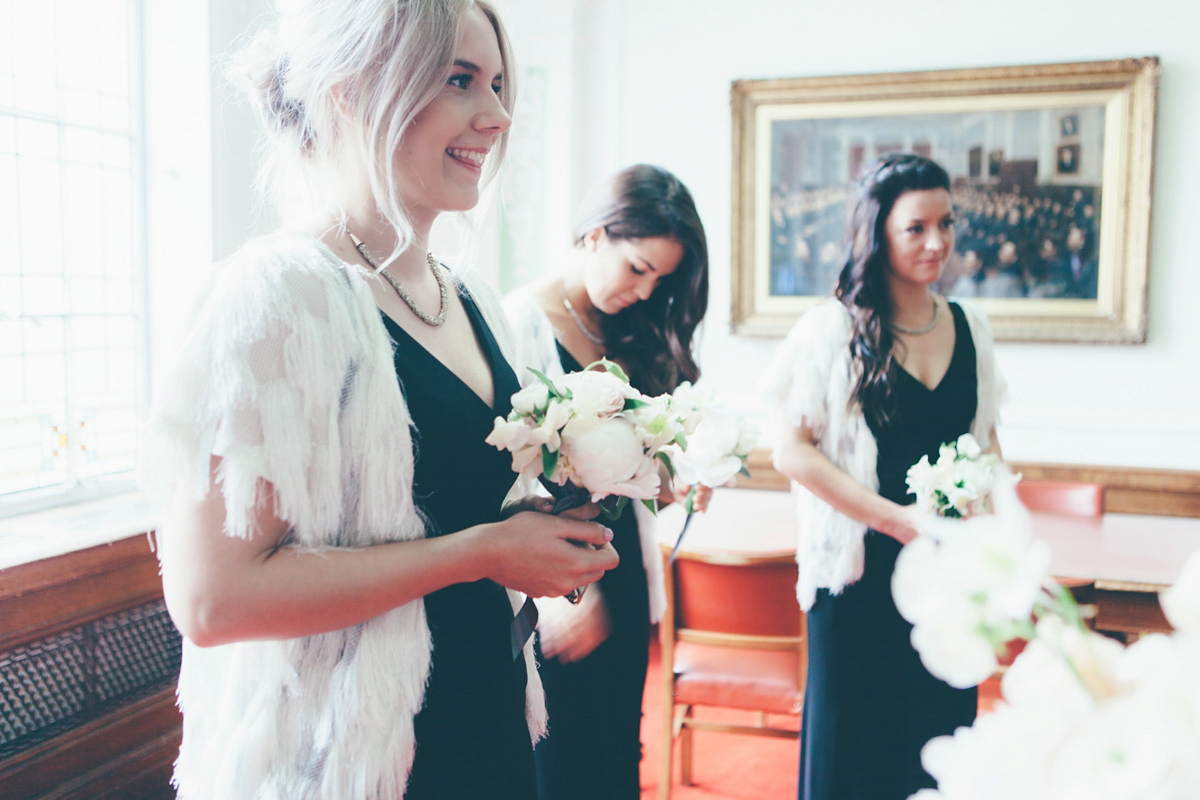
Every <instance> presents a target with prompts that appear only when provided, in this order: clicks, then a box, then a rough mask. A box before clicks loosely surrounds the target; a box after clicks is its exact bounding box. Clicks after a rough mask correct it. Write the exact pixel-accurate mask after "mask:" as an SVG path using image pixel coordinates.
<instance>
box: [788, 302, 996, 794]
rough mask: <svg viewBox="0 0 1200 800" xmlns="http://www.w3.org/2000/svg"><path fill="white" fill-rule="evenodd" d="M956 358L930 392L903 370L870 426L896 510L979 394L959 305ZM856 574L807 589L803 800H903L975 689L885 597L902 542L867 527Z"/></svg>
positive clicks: (963, 720)
mask: <svg viewBox="0 0 1200 800" xmlns="http://www.w3.org/2000/svg"><path fill="white" fill-rule="evenodd" d="M950 310H951V312H952V314H953V316H954V331H955V342H954V353H953V355H952V356H951V361H950V367H949V369H948V370H947V371H946V375H945V376H944V377H943V378H942V381H941V383H939V384H938V385H937V387H936V388H934V389H932V390H931V389H929V388H927V387H926V386H925V385H924V384H922V383H921V382H920V381H918V380H917V379H916V378H914V377H913V376H912V375H910V374H909V373H908V372H906V371H904V370H903V369H901V370H900V372H899V381H898V382H897V384H896V389H895V391H896V414H895V415H894V416H893V419H892V420H891V422H890V424H888V425H886V426H878V425H876V424H875V423H873V422H870V421H869V420H870V418H869V417H868V425H869V427H870V429H871V433H872V434H873V435H874V436H875V441H876V442H877V444H878V446H879V457H878V461H877V462H876V473H877V475H878V477H879V493H880V494H881V495H883V496H884V497H886V498H887V499H889V500H891V501H893V502H895V503H899V504H901V505H909V504H910V503H912V502H913V501H914V500H915V498H914V496H913V495H910V494H908V486H907V484H906V483H905V475H906V473H907V472H908V468H909V467H911V466H912V465H913V464H915V463H917V461H919V460H920V459H921V456H922V455H928V456H929V457H930V459H932V460H936V459H937V455H938V448H939V447H940V446H941V445H942V444H943V443H944V442H952V441H954V440H955V439H957V438H958V437H959V436H961V435H962V434H964V433H968V432H969V431H970V428H971V422H972V421H973V420H974V418H975V409H976V406H977V399H978V387H977V381H976V361H975V344H974V342H973V341H972V339H971V330H970V328H969V327H968V325H967V321H966V317H965V316H964V314H963V311H962V309H961V308H959V307H958V305H956V304H955V303H950ZM864 544H865V549H866V555H865V565H864V568H863V576H862V578H861V579H859V580H858V581H857V582H856V583H853V584H851V585H850V586H847V587H846V588H845V590H844V591H843V592H842V593H841V594H839V595H833V594H830V592H829V591H828V590H825V589H821V590H819V591H818V592H817V599H816V602H815V603H814V605H813V607H812V609H811V610H810V611H809V612H808V618H807V622H808V683H807V686H806V689H805V695H804V712H803V721H802V724H801V729H800V731H801V733H800V791H799V796H800V798H801V800H905V798H907V797H908V796H909V795H911V794H914V793H916V792H917V791H918V790H919V789H921V788H924V787H931V788H932V787H934V786H935V785H936V784H935V781H934V780H933V778H932V777H930V776H929V775H928V774H927V773H926V772H925V771H924V770H923V769H922V767H921V748H922V747H924V745H925V743H926V742H927V741H929V740H930V739H932V738H933V737H935V736H941V735H943V734H950V733H953V732H954V730H955V729H956V728H957V727H959V726H961V725H970V724H971V723H972V722H974V720H975V711H976V705H977V702H978V695H977V690H976V689H974V688H971V689H955V688H953V687H951V686H950V685H948V684H946V683H945V682H943V681H941V680H940V679H938V678H935V677H933V676H932V675H930V674H929V672H928V671H927V670H926V669H925V667H924V666H923V665H922V664H921V660H920V656H918V655H917V652H916V650H914V649H913V646H912V643H911V641H910V639H909V635H910V633H911V632H912V626H911V625H910V624H909V623H908V622H907V621H905V619H904V618H903V617H901V616H900V612H898V611H897V610H896V605H895V602H894V601H893V600H892V587H891V580H892V571H893V568H894V567H895V565H896V557H897V556H898V555H899V554H900V549H901V545H900V543H899V542H898V541H896V540H895V539H893V538H892V537H890V536H886V535H884V534H882V533H878V532H876V531H867V534H866V539H865V542H864Z"/></svg>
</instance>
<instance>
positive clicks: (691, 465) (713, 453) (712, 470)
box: [671, 412, 742, 487]
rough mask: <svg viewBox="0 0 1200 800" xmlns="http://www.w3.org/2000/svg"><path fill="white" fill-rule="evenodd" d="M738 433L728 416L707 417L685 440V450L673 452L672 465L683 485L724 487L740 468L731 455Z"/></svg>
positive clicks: (712, 414) (733, 420)
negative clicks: (686, 446) (686, 445)
mask: <svg viewBox="0 0 1200 800" xmlns="http://www.w3.org/2000/svg"><path fill="white" fill-rule="evenodd" d="M739 436H740V431H739V430H738V421H737V419H736V418H735V417H732V416H730V415H728V414H724V413H720V412H714V413H710V414H709V415H707V416H706V417H705V418H704V419H703V420H702V421H701V422H700V424H699V425H698V426H697V427H696V430H695V432H694V433H693V434H692V435H690V436H689V437H688V440H687V441H688V448H687V450H686V451H680V450H679V449H678V448H673V450H674V455H673V456H672V459H671V461H672V463H673V464H674V465H675V471H676V473H677V474H678V475H679V479H680V480H681V481H683V482H684V483H687V484H691V485H695V484H703V485H705V486H711V487H716V486H724V485H725V484H726V483H728V482H729V481H730V480H731V479H732V478H733V476H734V475H737V474H738V470H740V469H741V468H742V459H741V458H739V457H738V456H737V455H735V453H736V451H737V447H738V440H739Z"/></svg>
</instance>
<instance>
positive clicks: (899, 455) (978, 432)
mask: <svg viewBox="0 0 1200 800" xmlns="http://www.w3.org/2000/svg"><path fill="white" fill-rule="evenodd" d="M953 247H954V210H953V208H952V206H951V203H950V178H949V176H948V175H947V173H946V171H945V170H944V169H942V167H940V166H939V165H938V164H936V163H934V162H933V161H930V160H929V159H927V158H922V157H920V156H915V155H907V154H893V155H889V156H886V157H884V158H881V159H879V160H878V161H876V162H875V163H873V164H871V165H870V166H869V167H868V168H867V170H866V171H865V172H864V174H863V176H862V177H861V178H860V179H859V181H858V184H857V187H856V192H855V196H854V200H853V205H852V208H851V215H850V218H849V222H848V229H847V251H846V252H847V255H846V261H845V265H844V266H843V268H842V271H841V274H840V276H839V278H838V283H837V287H836V289H835V291H834V297H833V298H830V299H829V300H827V301H825V302H823V303H821V304H820V305H818V306H816V307H815V308H813V309H811V310H810V311H808V312H807V313H805V314H804V316H803V317H801V318H800V320H799V321H798V322H797V323H796V325H795V327H794V328H793V329H792V331H791V333H789V334H788V337H787V340H786V342H785V344H784V346H783V347H782V348H781V349H780V351H779V353H778V354H777V357H776V359H775V361H774V364H773V365H772V368H771V371H770V373H769V378H770V381H769V390H770V393H771V394H772V395H773V397H774V399H775V400H776V401H777V402H778V404H779V405H780V410H781V412H782V417H783V428H782V432H781V434H780V438H779V440H778V442H777V443H776V449H775V466H776V468H777V469H778V470H779V471H780V472H782V473H783V474H785V475H787V476H788V477H789V478H791V479H792V481H793V486H794V488H795V489H796V493H797V503H796V508H797V515H798V516H799V518H800V540H799V543H798V548H797V561H798V562H799V564H800V579H799V583H798V585H797V596H798V597H799V600H800V604H801V606H802V607H803V608H804V610H805V611H806V612H807V615H808V617H807V620H808V682H807V686H806V690H805V698H804V718H803V722H802V725H801V734H800V742H801V744H800V793H799V796H800V797H801V798H803V800H834V799H835V798H836V799H837V800H857V799H858V798H861V799H862V800H893V799H894V800H903V798H907V797H908V796H909V795H911V794H913V793H915V792H916V791H918V790H919V789H921V788H922V787H932V786H934V781H933V779H932V778H931V777H930V776H929V775H928V774H926V773H925V772H924V770H922V768H921V759H920V753H921V748H922V746H924V744H925V743H926V742H927V741H929V739H931V738H933V737H934V736H938V735H942V734H949V733H953V731H954V730H955V728H957V727H958V726H960V725H970V724H971V722H972V721H973V720H974V718H975V708H976V702H977V698H976V690H975V689H969V690H959V689H954V688H952V687H950V686H949V685H947V684H946V683H944V682H942V681H941V680H939V679H937V678H935V677H933V676H932V675H930V674H929V672H928V671H927V670H926V669H925V668H924V666H923V665H922V664H921V661H920V658H919V656H918V655H917V653H916V651H915V650H914V649H913V646H912V644H911V642H910V636H909V635H910V632H911V631H912V626H911V625H909V624H908V623H907V622H906V621H905V620H904V619H903V618H902V617H901V616H900V614H899V612H897V610H896V606H895V603H894V602H893V601H892V593H891V577H892V570H893V568H894V566H895V563H896V557H897V556H898V555H899V553H900V549H901V547H903V546H904V544H906V543H907V542H909V541H910V540H911V539H912V538H913V537H914V536H915V535H916V527H915V522H916V519H917V516H916V509H915V508H914V507H912V506H911V505H910V504H911V503H912V501H913V498H912V496H911V495H909V494H908V493H907V487H906V485H905V475H906V473H907V471H908V468H909V467H910V466H911V465H913V464H915V463H916V462H917V461H918V460H920V458H921V456H923V455H929V456H931V457H933V458H936V457H937V453H938V447H939V445H941V444H942V443H943V442H950V441H954V440H955V439H957V438H958V436H959V435H961V434H963V433H968V432H969V433H971V434H973V435H974V436H975V438H976V439H978V440H979V442H980V444H981V445H982V446H983V447H984V448H986V449H989V450H991V451H992V452H998V451H999V445H998V444H997V442H996V439H995V422H996V401H997V397H998V395H999V393H1000V390H1001V381H1000V379H999V377H998V375H997V373H996V369H995V364H994V360H993V354H992V334H991V330H990V328H989V326H988V323H987V319H986V317H985V316H984V315H983V314H981V313H980V312H978V311H976V310H974V309H972V308H971V307H970V306H968V305H966V304H960V303H958V302H953V303H952V302H948V301H947V300H946V299H945V298H944V297H941V296H939V295H937V294H935V293H934V292H933V291H932V288H931V287H932V286H933V284H934V283H936V281H937V280H938V278H939V277H940V276H941V274H942V269H943V267H944V266H945V264H946V259H947V258H948V257H949V255H950V252H951V251H952V250H953Z"/></svg>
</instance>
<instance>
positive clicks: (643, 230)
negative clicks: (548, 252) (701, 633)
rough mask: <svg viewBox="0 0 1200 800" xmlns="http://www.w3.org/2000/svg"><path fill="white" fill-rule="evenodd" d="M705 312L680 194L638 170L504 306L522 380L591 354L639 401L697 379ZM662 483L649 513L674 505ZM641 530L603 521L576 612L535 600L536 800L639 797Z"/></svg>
mask: <svg viewBox="0 0 1200 800" xmlns="http://www.w3.org/2000/svg"><path fill="white" fill-rule="evenodd" d="M707 305H708V248H707V245H706V243H705V236H704V226H703V225H702V224H701V222H700V217H699V215H698V214H697V213H696V206H695V204H694V203H693V202H692V196H691V194H690V193H689V192H688V190H687V187H685V186H684V185H683V183H681V182H680V181H679V179H678V178H676V177H675V176H674V175H672V174H671V173H669V172H667V171H666V170H664V169H662V168H660V167H653V166H647V165H644V164H639V165H636V166H632V167H629V168H627V169H624V170H622V171H620V172H618V173H617V174H616V175H614V176H613V177H612V178H610V179H609V180H607V181H605V182H603V183H601V184H600V185H599V186H597V187H595V188H594V189H593V190H592V191H591V192H590V193H589V194H588V195H587V197H586V198H585V199H584V202H583V206H582V211H581V213H580V215H579V221H578V223H577V225H576V232H575V247H574V248H572V250H571V252H570V255H569V256H568V258H567V259H566V262H565V263H564V265H563V268H562V269H561V271H559V272H557V273H556V274H553V275H550V276H547V277H546V278H544V279H543V280H541V281H539V282H537V283H534V284H532V285H531V286H528V287H526V288H524V289H521V290H519V291H517V292H514V293H513V294H512V295H510V296H509V297H508V298H506V300H505V308H506V310H507V311H508V313H509V318H510V320H511V321H512V323H513V328H514V333H515V334H516V340H517V360H516V363H517V365H518V372H521V373H524V375H523V376H522V380H523V381H526V382H528V381H529V380H534V379H535V378H534V377H533V375H532V373H529V372H528V371H527V370H525V369H524V368H525V367H526V366H532V367H534V368H536V369H538V370H540V371H542V372H543V373H546V374H548V375H552V376H558V375H562V374H564V373H565V372H573V371H577V370H580V369H582V368H583V365H587V364H590V363H592V362H593V361H595V360H596V359H598V358H600V357H602V356H604V357H607V358H609V359H611V360H613V361H615V362H617V363H618V364H620V365H621V366H622V367H623V368H624V369H625V371H626V372H627V373H628V374H629V378H630V382H631V383H632V384H633V385H634V386H636V387H637V388H638V389H640V390H642V391H643V392H646V393H648V394H651V395H655V394H661V393H663V392H669V391H671V390H673V389H674V388H675V387H676V386H678V385H679V384H680V383H681V382H683V381H695V380H696V379H697V378H698V377H699V375H700V369H699V368H698V367H697V366H696V362H695V359H694V358H693V356H692V341H693V336H694V334H695V331H696V326H697V325H698V324H699V323H700V320H701V319H703V318H704V312H705V309H706V307H707ZM663 477H664V481H663V487H664V489H663V492H662V494H661V496H660V503H662V502H670V501H672V500H674V499H675V497H676V496H677V495H676V492H675V491H674V488H673V487H672V486H671V482H670V480H669V479H668V478H666V476H663ZM684 488H685V487H680V489H681V490H683V489H684ZM698 488H699V487H698ZM708 494H709V490H704V493H703V494H701V495H700V496H699V503H698V506H699V507H703V506H704V505H705V504H706V503H707V498H708ZM652 523H653V517H652V516H651V515H650V514H649V512H647V511H646V509H645V508H643V507H642V504H641V503H630V504H629V506H627V507H626V510H625V512H624V514H622V516H621V517H620V518H619V519H617V520H614V521H613V522H611V523H609V525H610V527H611V528H612V530H613V545H614V546H615V547H616V549H617V553H618V554H619V555H620V557H621V563H620V564H619V565H618V567H617V568H616V569H615V570H612V571H611V572H609V573H608V574H607V575H606V578H605V580H604V581H603V582H601V583H597V584H596V585H595V586H593V587H592V588H590V589H589V590H588V591H587V593H586V594H584V596H583V601H582V604H581V605H580V606H571V605H569V604H567V603H566V601H565V600H562V599H561V598H557V599H543V600H539V601H538V609H539V611H540V612H541V617H540V621H539V624H538V631H539V634H540V644H541V651H542V655H543V659H542V664H541V668H540V670H539V672H540V673H541V676H542V682H543V684H544V685H545V687H546V705H547V708H548V710H549V713H550V718H551V719H552V720H553V721H552V722H551V723H550V724H551V727H550V732H549V734H548V735H547V738H546V739H544V740H543V741H542V742H540V743H539V744H538V748H537V752H536V756H537V766H538V790H539V795H540V797H541V798H543V800H547V799H549V798H554V800H557V798H571V800H582V799H583V798H592V797H594V798H597V800H635V799H636V798H637V797H638V796H639V792H640V789H639V784H638V762H639V760H640V759H641V747H640V741H639V733H640V726H641V711H642V688H643V686H644V685H645V680H646V661H647V648H648V646H649V640H650V625H651V623H652V622H656V621H657V620H658V618H659V617H660V616H661V615H662V610H663V607H664V605H665V597H664V595H663V591H662V560H661V556H660V555H659V550H658V543H657V541H656V539H655V535H654V529H653V524H652Z"/></svg>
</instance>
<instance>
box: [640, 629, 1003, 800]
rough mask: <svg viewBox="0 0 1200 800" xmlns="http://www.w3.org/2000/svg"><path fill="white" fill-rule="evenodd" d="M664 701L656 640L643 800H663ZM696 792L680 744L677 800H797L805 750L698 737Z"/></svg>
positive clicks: (984, 702)
mask: <svg viewBox="0 0 1200 800" xmlns="http://www.w3.org/2000/svg"><path fill="white" fill-rule="evenodd" d="M999 688H1000V682H999V681H998V680H996V679H991V680H988V681H985V682H984V684H983V685H982V686H980V687H979V713H981V714H983V713H986V712H988V711H990V710H991V709H992V707H993V705H994V704H995V702H996V701H997V700H998V699H999V696H1000V692H999ZM661 696H662V692H661V689H660V683H659V657H658V641H657V639H656V640H654V641H653V642H651V643H650V669H649V672H648V673H647V675H646V695H645V699H644V700H643V702H642V800H653V799H654V798H657V797H658V753H659V742H660V741H661V738H660V737H661V720H662V706H660V705H659V698H660V697H661ZM697 713H698V715H699V716H702V717H705V718H710V719H718V720H724V721H728V722H741V723H750V722H751V721H752V720H753V718H754V715H753V714H752V713H750V712H741V711H736V710H733V709H715V708H714V709H700V710H699V711H698V712H697ZM768 722H769V723H770V724H771V725H777V726H779V727H783V726H785V725H787V726H789V727H798V726H799V724H800V720H799V718H798V717H786V716H777V715H774V714H772V715H770V716H769V717H768ZM693 743H694V746H693V748H692V758H693V763H692V780H693V782H694V783H693V785H692V786H681V785H680V784H679V744H678V743H676V745H675V753H674V758H675V760H674V764H675V766H674V771H673V772H672V773H671V775H672V779H673V780H672V789H671V798H672V800H794V798H795V797H796V783H797V769H798V762H799V757H800V746H799V744H798V743H797V742H795V741H790V740H787V739H768V738H765V737H760V736H739V735H737V734H733V733H714V732H711V731H696V732H695V733H694V734H693Z"/></svg>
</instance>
